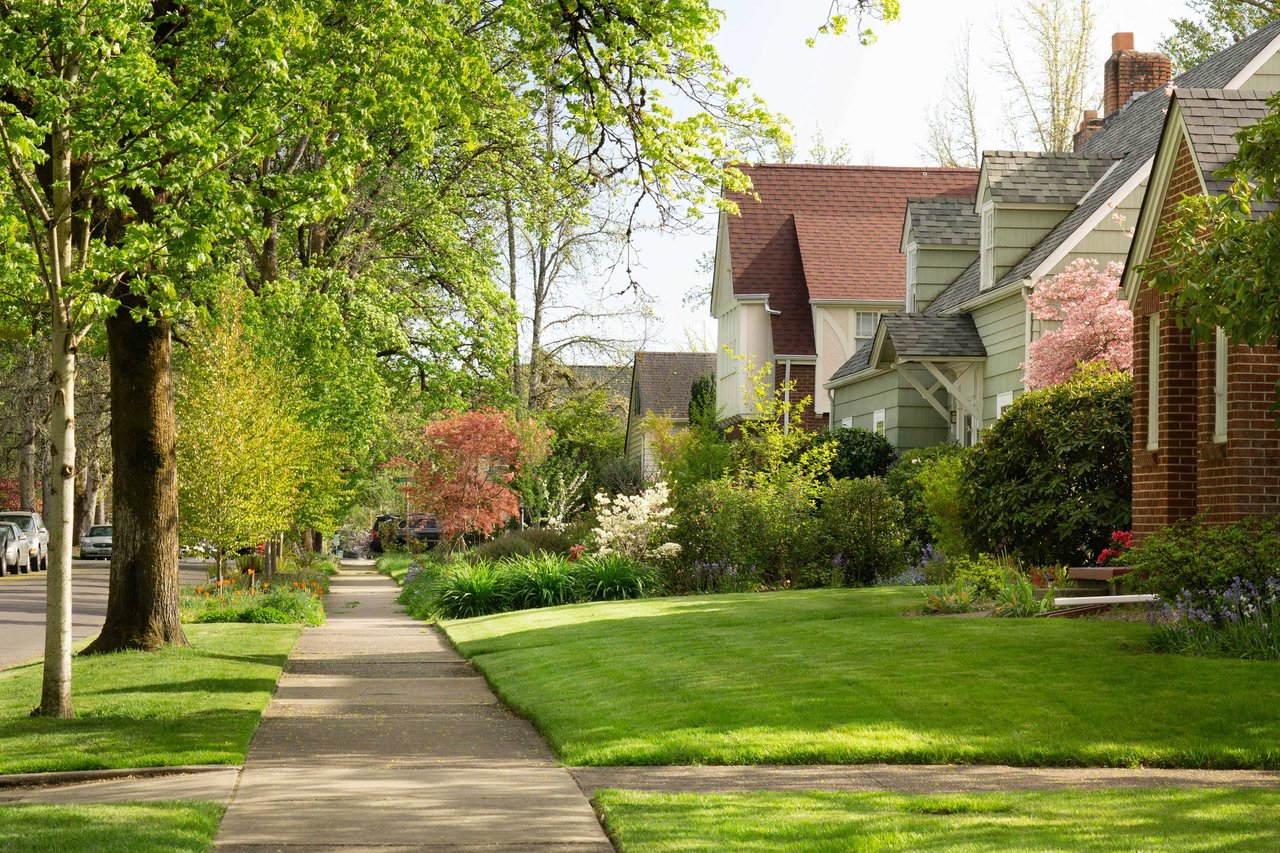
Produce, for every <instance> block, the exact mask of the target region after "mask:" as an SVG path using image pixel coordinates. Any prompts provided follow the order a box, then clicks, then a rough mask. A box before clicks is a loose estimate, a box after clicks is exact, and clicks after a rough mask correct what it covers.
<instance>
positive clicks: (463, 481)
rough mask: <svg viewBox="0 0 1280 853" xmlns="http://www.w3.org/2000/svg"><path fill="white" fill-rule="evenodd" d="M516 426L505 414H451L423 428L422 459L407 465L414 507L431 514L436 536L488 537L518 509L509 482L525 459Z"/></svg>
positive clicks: (491, 411)
mask: <svg viewBox="0 0 1280 853" xmlns="http://www.w3.org/2000/svg"><path fill="white" fill-rule="evenodd" d="M519 426H520V425H519V424H517V423H516V422H515V421H514V419H513V418H512V417H511V416H510V415H509V414H507V413H505V412H499V411H495V410H493V409H484V410H481V411H477V412H449V413H447V414H446V415H445V416H444V417H442V418H440V419H439V420H436V421H433V422H432V423H430V424H428V425H427V426H425V427H423V431H422V432H423V445H424V448H425V450H424V454H423V458H422V460H421V461H419V462H416V463H410V465H411V467H412V471H411V473H410V477H409V497H410V499H411V500H412V501H413V508H414V509H415V510H418V511H422V512H430V513H434V514H435V517H436V521H437V523H439V525H440V535H441V536H442V537H443V538H444V539H447V540H454V539H457V538H458V537H460V536H463V535H465V534H468V533H478V534H480V535H481V536H489V535H491V534H492V533H493V532H494V531H495V530H497V529H498V528H500V527H501V526H502V525H503V524H505V523H506V522H507V520H508V519H509V518H511V517H512V516H514V515H515V514H516V513H517V512H519V510H520V505H519V500H518V499H517V497H516V493H515V490H514V489H512V488H511V482H512V480H514V479H515V478H516V477H517V476H518V475H519V473H520V467H521V464H522V461H523V459H524V453H523V447H522V444H521V435H520V430H519V429H518V427H519Z"/></svg>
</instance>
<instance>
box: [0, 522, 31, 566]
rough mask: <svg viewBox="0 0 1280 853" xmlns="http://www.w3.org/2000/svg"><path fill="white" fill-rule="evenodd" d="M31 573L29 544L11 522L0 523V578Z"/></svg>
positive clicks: (18, 528)
mask: <svg viewBox="0 0 1280 853" xmlns="http://www.w3.org/2000/svg"><path fill="white" fill-rule="evenodd" d="M29 571H31V542H30V540H28V539H27V534H25V533H23V532H22V528H20V527H18V525H16V524H14V523H13V522H12V521H0V578H2V577H4V576H5V575H8V574H14V575H16V574H19V573H21V574H26V573H27V572H29Z"/></svg>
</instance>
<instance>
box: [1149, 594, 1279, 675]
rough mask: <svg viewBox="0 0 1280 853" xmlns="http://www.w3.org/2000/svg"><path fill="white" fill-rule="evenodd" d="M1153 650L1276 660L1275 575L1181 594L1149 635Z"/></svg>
mask: <svg viewBox="0 0 1280 853" xmlns="http://www.w3.org/2000/svg"><path fill="white" fill-rule="evenodd" d="M1151 647H1152V648H1153V649H1154V650H1155V651H1160V652H1175V653H1181V654H1193V655H1206V656H1209V655H1211V656H1216V657H1233V658H1245V659H1253V660H1259V659H1261V660H1276V659H1280V578H1277V577H1270V578H1267V579H1266V580H1264V581H1263V582H1262V583H1261V584H1255V583H1253V582H1252V581H1246V580H1242V579H1240V578H1236V579H1234V580H1233V581H1232V582H1231V583H1230V584H1229V585H1228V586H1227V587H1226V588H1225V589H1224V590H1223V591H1222V592H1217V591H1215V590H1208V591H1206V592H1203V593H1183V594H1181V595H1179V596H1178V597H1177V599H1176V600H1175V603H1174V604H1173V606H1172V607H1168V608H1167V610H1166V612H1165V614H1164V619H1163V620H1162V621H1161V622H1160V623H1159V624H1157V625H1156V627H1155V631H1154V633H1153V634H1152V637H1151Z"/></svg>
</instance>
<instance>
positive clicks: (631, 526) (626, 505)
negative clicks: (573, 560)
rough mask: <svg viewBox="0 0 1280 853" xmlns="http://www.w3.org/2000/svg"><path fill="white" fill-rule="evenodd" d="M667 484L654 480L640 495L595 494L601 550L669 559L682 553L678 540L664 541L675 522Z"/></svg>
mask: <svg viewBox="0 0 1280 853" xmlns="http://www.w3.org/2000/svg"><path fill="white" fill-rule="evenodd" d="M670 497H671V493H670V492H669V491H668V489H667V484H666V483H663V482H658V483H654V484H653V486H651V487H650V488H648V489H646V490H645V491H643V492H641V493H640V494H638V495H614V496H613V497H609V496H608V495H606V494H603V493H601V494H598V495H596V507H597V510H598V515H599V526H598V527H596V528H595V529H594V530H593V531H592V533H593V534H595V545H596V551H597V552H598V553H600V554H622V555H623V556H626V557H630V558H632V559H633V560H646V559H648V560H653V559H667V558H670V557H674V556H676V555H677V554H679V553H680V546H679V545H678V544H676V543H675V542H664V541H663V540H664V539H666V535H667V531H669V530H671V529H672V528H673V527H674V526H675V525H673V524H672V523H671V522H670V521H669V519H670V517H671V513H673V512H674V511H675V510H674V509H672V507H671V504H670V502H669V499H670Z"/></svg>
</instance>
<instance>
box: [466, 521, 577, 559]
mask: <svg viewBox="0 0 1280 853" xmlns="http://www.w3.org/2000/svg"><path fill="white" fill-rule="evenodd" d="M571 545H573V543H572V542H571V541H569V538H568V537H567V536H566V535H565V534H564V533H563V532H561V531H556V530H548V529H547V528H545V527H528V528H525V529H524V530H508V531H507V532H506V533H503V534H502V535H500V536H497V537H494V538H493V539H490V540H489V541H488V542H482V543H480V544H479V545H477V546H476V547H475V548H473V549H472V550H471V551H469V552H468V553H467V555H466V558H467V559H468V560H473V561H475V560H479V561H486V560H487V561H490V562H497V561H499V560H506V559H509V558H511V557H528V556H532V555H533V554H539V553H544V554H560V555H564V554H568V553H569V548H570V546H571Z"/></svg>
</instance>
